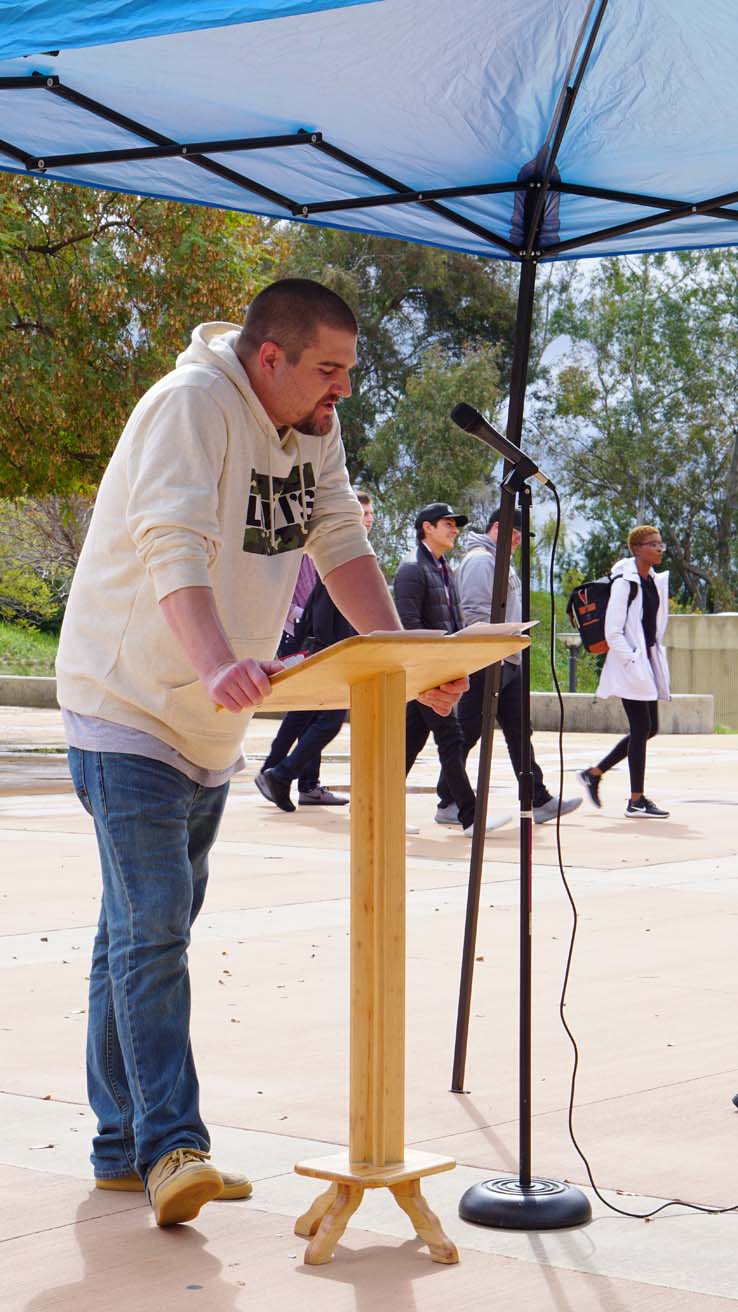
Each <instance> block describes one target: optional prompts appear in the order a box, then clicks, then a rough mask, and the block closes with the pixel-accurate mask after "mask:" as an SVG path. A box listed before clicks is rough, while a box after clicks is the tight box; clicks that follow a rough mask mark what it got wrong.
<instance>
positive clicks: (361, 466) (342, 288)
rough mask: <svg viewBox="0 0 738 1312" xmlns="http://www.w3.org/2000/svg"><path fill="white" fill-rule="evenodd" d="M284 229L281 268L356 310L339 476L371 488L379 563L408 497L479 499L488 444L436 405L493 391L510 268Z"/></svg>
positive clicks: (404, 517) (404, 525)
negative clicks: (322, 286) (343, 472)
mask: <svg viewBox="0 0 738 1312" xmlns="http://www.w3.org/2000/svg"><path fill="white" fill-rule="evenodd" d="M286 240H287V243H288V244H287V251H286V256H285V260H284V264H283V267H282V272H283V273H285V274H293V275H297V276H302V277H311V278H317V279H319V280H320V281H321V282H324V283H326V284H327V285H328V286H330V287H332V288H333V289H334V290H335V291H337V292H338V293H339V294H340V295H342V296H344V297H345V298H346V300H347V301H348V302H349V304H350V305H351V306H352V307H353V309H354V310H355V312H356V314H357V318H358V320H359V329H360V332H359V342H358V362H357V367H356V370H355V372H354V378H353V383H354V391H353V395H352V396H351V397H350V398H349V399H348V400H346V401H344V402H343V403H342V405H341V412H340V414H341V429H342V433H343V437H344V443H345V446H346V454H347V459H348V465H349V471H350V474H351V477H352V479H353V480H354V482H355V483H356V484H357V485H358V484H361V485H362V486H364V487H366V488H367V489H368V490H370V491H371V492H372V494H373V496H374V498H375V506H376V509H377V511H378V515H377V525H376V529H375V535H374V540H375V542H376V545H377V548H378V552H379V555H380V559H381V560H382V563H383V564H384V565H385V567H386V568H387V569H388V570H390V571H391V570H392V569H393V568H394V566H395V565H396V563H397V559H398V556H399V555H400V554H401V552H402V549H403V546H404V543H405V541H406V538H407V532H408V518H409V517H410V515H411V512H414V511H415V510H416V509H417V507H418V506H419V505H422V504H423V503H424V502H427V501H430V500H433V499H434V498H436V497H438V498H441V497H442V498H444V499H448V500H450V501H454V500H457V501H459V502H461V503H462V504H464V505H466V504H468V503H469V502H470V500H471V501H473V500H474V499H475V498H476V499H486V501H489V497H490V493H487V494H486V497H485V486H486V484H488V483H489V481H490V472H491V470H492V468H493V464H492V462H491V461H490V456H489V453H488V452H485V451H484V448H483V447H480V446H479V445H478V444H477V443H476V442H475V441H474V439H473V438H469V437H467V436H465V435H464V434H463V433H461V432H460V430H459V429H457V428H455V427H454V425H453V424H451V423H450V421H449V419H448V415H449V412H450V410H451V409H452V408H453V406H454V405H455V404H456V403H457V402H458V401H460V400H468V401H471V402H472V403H473V404H474V405H476V406H478V407H479V408H481V409H483V410H484V409H494V408H495V406H496V404H498V403H499V399H500V395H501V389H502V388H503V386H504V380H505V378H506V376H507V373H508V370H509V365H510V355H511V350H512V335H513V327H514V320H515V278H514V275H513V272H512V271H511V270H510V269H509V268H508V267H507V266H506V265H504V264H501V263H500V262H499V261H493V260H479V259H476V258H474V257H472V256H467V255H459V254H454V253H453V252H449V251H442V250H436V249H434V248H432V247H429V246H417V245H413V244H411V243H407V242H399V241H391V240H388V239H384V238H378V237H370V236H364V235H362V234H358V233H350V232H341V231H333V230H331V229H328V228H325V229H324V228H313V227H309V226H295V227H293V228H292V229H291V230H290V232H289V233H288V234H287V238H286ZM492 495H494V494H492ZM410 536H412V523H410Z"/></svg>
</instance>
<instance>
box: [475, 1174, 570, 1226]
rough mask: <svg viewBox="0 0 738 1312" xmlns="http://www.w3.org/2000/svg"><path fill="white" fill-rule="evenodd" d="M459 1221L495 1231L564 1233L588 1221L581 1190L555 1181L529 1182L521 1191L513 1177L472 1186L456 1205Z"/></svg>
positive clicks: (500, 1177) (504, 1177)
mask: <svg viewBox="0 0 738 1312" xmlns="http://www.w3.org/2000/svg"><path fill="white" fill-rule="evenodd" d="M459 1216H460V1217H461V1219H462V1221H473V1222H474V1224H475V1225H488V1226H496V1227H497V1229H498V1230H564V1229H566V1228H567V1227H568V1226H575V1225H586V1224H587V1222H588V1221H591V1220H592V1208H591V1207H590V1205H589V1199H587V1198H585V1196H584V1194H583V1193H582V1191H581V1189H576V1188H575V1187H574V1186H573V1185H570V1184H561V1183H560V1181H558V1180H541V1179H535V1178H534V1179H532V1180H531V1182H530V1185H528V1186H527V1188H525V1189H523V1187H522V1186H521V1184H520V1180H519V1178H518V1177H517V1176H514V1175H503V1176H498V1177H497V1178H496V1179H494V1180H485V1181H484V1183H483V1184H474V1185H472V1187H471V1189H467V1191H466V1193H465V1194H464V1195H463V1197H462V1199H461V1202H460V1203H459Z"/></svg>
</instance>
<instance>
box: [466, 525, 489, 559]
mask: <svg viewBox="0 0 738 1312" xmlns="http://www.w3.org/2000/svg"><path fill="white" fill-rule="evenodd" d="M475 547H484V549H485V550H486V551H491V552H492V555H494V554H495V544H494V542H493V541H492V539H491V537H490V536H489V534H488V533H478V532H477V530H476V529H474V528H470V529H469V532H468V533H467V535H466V537H465V539H464V550H465V552H466V551H473V550H474V548H475Z"/></svg>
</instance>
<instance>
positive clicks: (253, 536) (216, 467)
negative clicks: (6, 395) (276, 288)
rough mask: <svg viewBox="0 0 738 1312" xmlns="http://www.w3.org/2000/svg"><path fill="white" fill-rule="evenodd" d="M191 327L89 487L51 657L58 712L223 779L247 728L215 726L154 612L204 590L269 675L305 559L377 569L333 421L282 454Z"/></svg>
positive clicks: (226, 329)
mask: <svg viewBox="0 0 738 1312" xmlns="http://www.w3.org/2000/svg"><path fill="white" fill-rule="evenodd" d="M238 332H239V329H238V328H236V327H234V325H232V324H226V323H208V324H201V325H200V327H199V328H196V329H195V331H194V332H193V334H192V342H191V344H190V346H189V347H188V348H187V350H186V351H184V352H183V353H182V355H180V356H179V358H178V360H177V366H176V369H174V370H173V372H172V373H170V374H167V375H166V377H164V378H162V379H160V381H159V382H157V383H156V384H155V385H154V386H153V387H152V388H151V389H150V390H149V391H148V392H147V393H146V394H145V395H144V396H143V397H142V399H141V400H140V401H139V403H138V405H137V406H136V408H135V410H134V411H133V413H132V415H131V417H130V419H129V421H128V423H127V424H126V427H125V429H124V431H123V434H122V436H121V438H120V441H119V442H118V445H117V447H116V449H115V452H114V453H113V456H112V459H111V461H110V464H109V465H108V468H107V470H106V471H105V474H104V476H103V479H102V482H101V484H100V488H99V492H98V496H97V501H96V503H95V509H94V513H93V516H92V522H91V524H90V529H89V532H88V535H87V539H86V541H85V544H84V547H83V549H82V553H81V556H80V559H79V563H78V565H77V571H76V573H75V576H74V581H73V584H72V589H71V593H70V597H69V602H68V605H67V611H66V615H65V618H64V624H63V626H62V633H61V639H60V643H59V653H58V657H57V666H56V671H57V695H58V699H59V704H60V705H61V706H63V707H65V708H66V709H68V710H71V711H78V712H80V713H82V714H84V715H92V716H98V717H100V718H101V719H104V720H112V721H113V722H114V723H116V724H122V725H128V726H130V727H132V728H136V729H142V730H144V732H146V733H150V734H153V735H154V736H155V737H156V738H159V739H160V740H161V741H163V742H165V743H168V744H169V745H170V746H171V747H174V748H175V749H176V750H177V751H178V752H180V753H181V754H182V756H184V757H186V759H187V760H189V761H193V762H194V763H195V764H196V765H200V766H204V767H206V768H208V769H213V770H221V769H227V768H228V766H230V765H231V764H232V763H233V761H234V760H235V759H236V758H237V757H238V755H239V751H240V746H241V741H242V739H243V735H244V733H245V730H246V726H247V723H248V718H247V715H246V714H241V715H232V714H229V713H222V714H220V715H218V714H216V711H215V707H214V706H213V704H212V702H211V701H210V699H209V698H208V696H207V694H206V692H205V689H204V688H203V686H202V684H201V683H200V682H199V680H198V679H196V677H195V671H194V669H193V668H192V666H191V664H190V662H189V660H188V658H187V656H186V654H185V652H184V651H183V649H182V648H181V647H180V645H179V644H178V642H177V640H176V638H175V637H174V635H173V634H172V632H171V630H170V629H169V627H168V625H167V624H166V622H165V620H164V618H163V616H162V614H161V612H160V609H159V601H160V600H161V599H162V597H165V596H167V594H168V593H170V592H174V591H175V590H176V589H178V588H185V587H192V586H195V587H197V586H203V585H204V586H209V587H211V588H212V589H213V592H214V595H215V603H216V606H217V608H218V612H219V615H220V618H221V621H222V623H223V627H224V629H225V631H226V633H227V634H228V637H229V640H230V642H231V645H232V647H233V650H234V652H235V654H236V656H237V657H238V658H239V659H243V658H244V657H247V656H250V657H253V658H255V659H257V660H270V659H271V658H272V657H273V656H274V653H275V651H276V649H277V645H278V643H279V639H280V636H281V633H282V627H283V623H284V619H285V616H286V614H287V610H288V607H289V603H290V599H291V597H292V592H293V589H294V585H295V581H296V578H297V572H298V569H299V566H300V560H301V559H302V553H303V547H306V548H307V550H308V552H309V554H310V555H311V556H312V558H313V560H314V561H315V564H316V566H317V569H318V572H319V573H320V575H321V576H325V575H326V574H327V573H329V572H330V570H332V569H335V568H336V567H337V566H338V565H342V564H344V563H345V562H346V561H349V560H353V559H354V558H355V557H357V556H364V555H372V554H373V553H372V549H371V547H370V546H369V543H368V541H367V537H366V533H365V531H364V528H363V525H362V521H361V507H360V505H359V503H358V501H357V500H356V497H355V496H354V494H353V492H352V491H351V487H350V485H349V481H348V475H347V473H346V465H345V457H344V451H343V445H342V443H341V438H340V431H339V426H338V421H337V420H336V421H335V422H334V424H333V427H332V429H331V431H330V433H329V434H328V435H327V436H325V437H312V436H308V435H307V434H304V433H298V432H296V431H295V430H294V429H290V430H289V431H288V432H287V433H286V434H285V435H284V436H283V437H282V438H281V439H280V437H279V434H278V433H277V430H276V429H275V427H274V425H273V423H272V421H271V420H270V419H269V417H268V415H267V414H266V411H265V410H264V409H263V407H262V405H261V404H260V402H259V401H258V399H257V397H256V395H255V393H254V392H253V390H252V388H251V385H250V383H249V380H248V376H247V374H246V371H245V369H244V368H243V366H242V364H241V362H240V361H239V359H238V357H237V355H236V354H235V351H234V349H233V346H234V343H235V340H236V337H237V336H238Z"/></svg>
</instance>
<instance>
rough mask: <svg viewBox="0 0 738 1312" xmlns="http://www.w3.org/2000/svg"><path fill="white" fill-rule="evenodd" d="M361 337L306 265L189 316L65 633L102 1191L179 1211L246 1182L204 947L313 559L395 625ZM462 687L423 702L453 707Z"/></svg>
mask: <svg viewBox="0 0 738 1312" xmlns="http://www.w3.org/2000/svg"><path fill="white" fill-rule="evenodd" d="M356 334H357V326H356V320H355V318H354V315H353V313H352V311H351V310H350V308H349V307H348V305H347V304H346V303H345V302H344V301H343V300H341V298H340V297H338V296H336V295H335V294H334V293H333V292H331V291H329V290H328V289H327V288H325V287H322V286H321V285H320V284H318V283H315V282H311V281H309V280H306V279H297V278H287V279H283V280H281V281H279V282H277V283H274V284H272V285H271V286H270V287H267V288H265V289H264V291H262V292H260V293H259V295H258V296H256V297H255V299H254V300H253V301H252V303H251V306H250V307H249V310H248V313H247V315H246V319H245V322H244V324H243V326H242V327H239V326H238V325H234V324H228V323H206V324H201V325H200V326H199V327H198V328H196V329H195V330H194V332H193V334H192V341H191V343H190V345H189V346H188V347H187V349H186V350H185V351H183V352H182V354H181V355H180V356H179V357H178V359H177V362H176V367H175V368H174V369H173V370H172V372H171V373H169V374H167V375H166V376H165V377H164V378H162V379H160V380H159V381H158V382H157V383H155V384H154V386H153V387H152V388H150V389H149V391H148V392H146V394H145V395H144V396H143V397H142V398H141V400H140V401H139V402H138V404H137V405H136V407H135V409H134V410H133V412H132V414H131V417H130V419H129V421H128V423H127V425H126V427H125V429H124V431H123V434H122V436H121V438H120V441H119V443H118V446H117V447H116V450H115V452H114V454H113V456H112V459H111V461H110V464H109V465H108V468H107V470H106V472H105V475H104V477H103V480H102V483H101V485H100V489H99V492H98V496H97V502H96V505H95V509H94V513H93V516H92V521H91V524H90V529H89V533H88V536H87V540H86V542H85V545H84V548H83V550H82V554H81V556H80V560H79V564H78V567H77V571H76V575H75V578H74V582H73V585H72V590H71V594H70V598H69V604H68V607H67V612H66V616H65V620H64V625H63V629H62V635H61V640H60V645H59V655H58V662H57V688H58V696H59V702H60V705H61V707H62V708H63V715H64V723H65V728H66V733H67V740H68V743H69V749H70V750H69V765H70V771H71V774H72V779H73V781H74V785H75V789H76V791H77V793H78V796H79V798H80V800H81V802H82V805H83V806H84V807H85V808H86V810H87V811H88V812H90V814H91V815H92V816H93V817H94V820H95V830H96V835H97V840H98V848H99V855H100V864H101V869H102V906H101V912H100V921H99V926H98V932H97V937H96V940H95V946H94V950H93V961H92V968H91V971H90V1001H89V1008H88V1043H87V1075H88V1090H89V1097H90V1102H91V1105H92V1107H93V1110H94V1111H95V1113H96V1117H97V1133H96V1135H95V1137H94V1141H93V1147H92V1155H91V1160H92V1165H93V1170H94V1175H95V1180H96V1184H97V1186H98V1187H100V1188H109V1189H110V1188H112V1189H124V1190H125V1189H131V1190H136V1189H138V1190H141V1189H143V1188H145V1189H146V1192H147V1195H148V1198H149V1201H150V1203H151V1206H152V1208H153V1211H154V1214H155V1217H156V1221H157V1223H158V1224H159V1225H162V1226H166V1225H172V1224H174V1223H176V1222H179V1221H187V1220H191V1219H192V1218H193V1217H195V1216H196V1215H197V1213H198V1211H199V1209H200V1207H201V1206H202V1205H203V1203H205V1202H208V1201H209V1200H210V1199H213V1198H217V1197H218V1196H223V1197H247V1196H248V1194H249V1193H250V1192H251V1186H250V1184H249V1182H248V1180H246V1179H245V1178H243V1177H240V1178H239V1177H235V1178H234V1177H231V1176H227V1175H225V1174H224V1173H221V1172H220V1171H218V1170H217V1169H216V1168H215V1166H214V1165H212V1163H211V1162H210V1161H209V1150H210V1138H209V1135H208V1131H207V1128H206V1126H205V1123H204V1121H203V1120H202V1117H201V1115H200V1108H199V1091H198V1082H197V1076H196V1073H195V1064H194V1059H193V1055H192V1050H191V1047H190V1035H189V1014H190V985H189V975H188V967H187V947H188V944H189V939H190V928H191V925H192V922H193V921H194V919H195V917H196V916H197V914H198V912H199V910H200V908H201V906H202V903H203V898H204V895H205V887H206V883H207V877H208V854H209V851H210V848H211V847H212V844H213V842H214V840H215V837H216V834H217V831H218V825H219V822H220V818H221V815H222V811H223V806H224V804H225V800H226V795H227V792H228V781H229V779H230V777H231V776H232V774H233V773H234V772H235V771H236V770H239V769H241V768H242V765H243V761H242V757H241V743H242V740H243V735H244V732H245V729H246V725H247V715H248V714H249V713H251V712H252V711H253V709H254V708H255V707H256V706H258V705H259V704H260V703H261V702H262V701H263V699H264V698H265V697H267V696H268V695H269V692H270V683H269V676H270V674H271V673H274V672H275V671H276V670H277V669H278V668H280V667H279V664H278V663H275V661H274V659H273V657H274V653H275V651H276V649H277V645H278V643H279V639H280V635H281V633H282V629H283V625H284V621H285V617H286V615H287V610H288V607H289V603H290V599H291V597H292V593H293V590H294V586H295V581H296V578H297V572H298V569H299V566H300V561H301V558H302V553H303V551H304V550H307V551H308V552H309V554H310V555H311V556H312V558H313V560H314V562H315V564H316V567H317V569H318V572H319V573H320V575H321V576H322V577H323V578H324V579H325V582H326V586H327V588H328V590H329V592H330V595H331V597H332V599H333V600H334V601H335V603H336V605H337V606H338V607H339V609H340V610H341V611H342V612H343V613H344V614H345V615H346V617H347V619H348V620H349V621H350V623H351V624H352V625H353V626H354V628H356V629H357V630H358V631H359V632H360V633H367V632H370V631H371V630H375V629H380V630H388V629H389V630H396V629H399V628H401V624H400V620H399V617H398V615H397V612H396V610H395V607H394V605H393V603H392V600H391V597H390V594H389V591H388V589H387V586H386V584H385V582H384V579H383V578H382V575H381V573H380V571H379V567H378V565H377V562H376V560H375V557H374V553H373V551H372V549H371V547H370V546H369V543H368V541H367V536H366V533H365V531H364V528H363V526H362V522H361V518H362V517H361V509H360V506H359V503H358V501H357V500H356V497H355V496H354V494H353V492H352V491H351V488H350V485H349V480H348V476H347V472H346V465H345V457H344V451H343V446H342V443H341V437H340V429H339V424H338V419H337V416H336V406H337V404H338V402H339V401H340V400H341V398H342V397H345V396H349V395H350V393H351V383H350V374H351V370H352V368H353V367H354V364H355V363H356ZM467 686H468V681H467V680H465V679H464V680H458V681H456V683H455V684H450V685H447V686H446V687H445V688H443V689H439V690H436V691H435V692H430V693H428V694H426V695H425V696H424V698H423V700H424V701H425V702H426V703H427V704H428V705H429V706H432V707H433V708H434V710H435V711H436V712H438V713H439V714H440V715H444V714H448V712H449V711H450V710H451V708H452V706H454V705H455V703H456V702H457V700H458V698H459V696H460V695H461V692H462V691H463V690H464V689H465V688H466V687H467ZM219 706H220V707H223V708H225V711H226V714H221V715H218V714H216V711H217V708H218V707H219ZM241 712H246V716H245V715H244V714H241Z"/></svg>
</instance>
